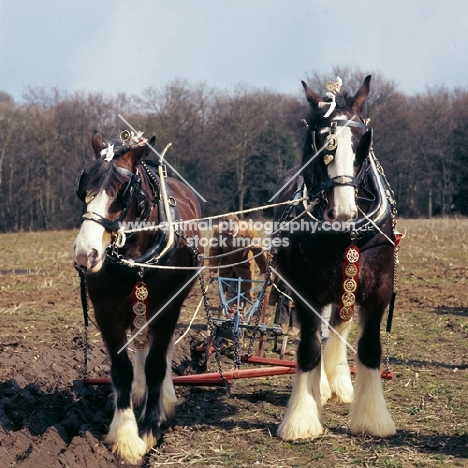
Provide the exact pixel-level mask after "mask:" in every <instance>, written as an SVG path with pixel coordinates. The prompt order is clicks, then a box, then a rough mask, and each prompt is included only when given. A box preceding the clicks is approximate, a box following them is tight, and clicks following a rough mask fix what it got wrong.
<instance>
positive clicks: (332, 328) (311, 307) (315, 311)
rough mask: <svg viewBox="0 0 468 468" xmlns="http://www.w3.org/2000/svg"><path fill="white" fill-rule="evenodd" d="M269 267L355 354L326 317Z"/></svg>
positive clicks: (352, 348)
mask: <svg viewBox="0 0 468 468" xmlns="http://www.w3.org/2000/svg"><path fill="white" fill-rule="evenodd" d="M270 268H271V271H272V272H273V273H274V274H275V275H276V277H277V278H280V279H281V280H283V282H284V284H285V285H286V286H287V287H288V288H289V289H291V291H293V292H294V293H295V294H296V296H297V297H298V298H299V299H301V300H302V302H303V303H304V304H305V305H306V306H307V307H308V308H309V309H310V310H311V311H312V312H313V313H314V314H315V315H316V316H317V317H318V318H319V319H320V320H321V321H322V322H323V323H324V324H325V325H327V326H328V327H329V328H330V330H331V331H332V332H333V333H335V335H336V336H338V338H339V339H340V340H341V341H342V342H343V343H344V344H345V345H346V346H347V347H348V348H349V349H350V350H351V351H352V352H353V353H354V354H357V351H356V349H355V348H354V347H353V346H352V345H351V344H349V343H348V341H346V339H345V338H343V337H342V336H341V335H340V333H339V332H338V331H337V330H335V328H334V327H332V326H331V325H330V323H329V322H328V320H326V319H324V318H323V317H322V314H321V313H320V312H317V310H315V308H314V307H313V306H312V305H311V304H310V303H309V302H308V301H307V300H306V299H305V298H304V297H303V296H302V295H301V294H300V293H299V292H298V291H297V290H296V289H295V288H294V287H293V286H291V284H290V283H288V282H287V281H286V280H285V279H284V277H283V276H281V275H280V274H279V273H278V271H277V270H275V269H274V268H273V267H270Z"/></svg>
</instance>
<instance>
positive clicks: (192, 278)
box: [117, 267, 205, 354]
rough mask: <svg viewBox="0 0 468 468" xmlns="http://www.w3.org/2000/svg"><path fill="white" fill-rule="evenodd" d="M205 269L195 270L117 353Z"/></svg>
mask: <svg viewBox="0 0 468 468" xmlns="http://www.w3.org/2000/svg"><path fill="white" fill-rule="evenodd" d="M204 268H205V267H199V268H197V272H196V273H195V274H194V275H193V276H192V277H191V278H190V279H189V280H188V281H187V282H186V283H185V284H184V285H183V286H182V287H181V288H180V289H179V290H178V291H177V292H176V293H175V294H174V295H173V296H172V297H171V298H170V299H169V300H168V301H167V302H166V303H165V304H164V305H163V306H162V307H161V308H160V309H159V310H158V311H157V312H156V313H155V314H154V315H153V316H152V317H151V318H150V319H148V321H147V322H146V323H145V324H144V325H143V326H142V327H141V328H140V329H139V330H138V332H137V333H135V334H134V335H133V336H132V337H131V338H130V339H129V340H128V341H127V342H126V343H125V344H124V345H123V346H122V347H121V348H120V349H119V350H118V351H117V354H120V353H121V352H122V351H123V350H124V349H125V348H126V347H127V346H128V345H129V344H130V343H131V342H132V341H133V340H134V339H135V338H136V337H137V336H138V335H139V334H141V332H142V331H143V330H144V329H145V328H146V327H147V326H148V325H149V324H150V323H151V322H152V321H153V320H154V319H155V318H156V317H157V316H158V315H159V314H160V313H161V312H162V311H163V310H164V309H165V308H166V307H167V306H168V305H169V304H170V303H171V302H172V301H173V300H174V298H176V297H177V296H178V295H179V294H180V293H181V291H183V290H184V288H186V287H187V286H188V285H189V284H190V283H191V282H192V281H193V280H194V279H195V278H196V277H197V276H198V275H199V274H200V273H201V272H202V271H203V269H204Z"/></svg>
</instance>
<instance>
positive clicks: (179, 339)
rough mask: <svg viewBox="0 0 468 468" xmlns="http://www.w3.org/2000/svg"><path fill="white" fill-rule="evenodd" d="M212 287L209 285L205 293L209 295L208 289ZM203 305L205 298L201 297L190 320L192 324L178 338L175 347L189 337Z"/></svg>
mask: <svg viewBox="0 0 468 468" xmlns="http://www.w3.org/2000/svg"><path fill="white" fill-rule="evenodd" d="M210 285H211V283H208V286H207V287H206V289H205V293H207V292H208V289H210ZM202 303H203V296H202V297H201V299H200V302H199V303H198V306H197V308H196V309H195V313H194V314H193V317H192V320H190V323H189V324H188V327H187V330H185V332H184V333H183V334H182V335H180V336H179V338H177V340H176V342H175V343H174V346H175V345H176V344H177V343H179V341H182V339H184V338H185V337H186V336H187V333H188V332H189V331H190V328H191V326H192V323H193V322H194V320H195V317H196V316H197V314H198V311H199V310H200V307H201V305H202Z"/></svg>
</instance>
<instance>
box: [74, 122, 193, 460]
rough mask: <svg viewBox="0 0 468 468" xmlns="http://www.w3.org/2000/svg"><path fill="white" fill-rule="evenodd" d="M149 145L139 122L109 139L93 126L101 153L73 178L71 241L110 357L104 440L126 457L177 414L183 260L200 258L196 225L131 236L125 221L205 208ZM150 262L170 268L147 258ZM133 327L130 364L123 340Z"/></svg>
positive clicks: (187, 279)
mask: <svg viewBox="0 0 468 468" xmlns="http://www.w3.org/2000/svg"><path fill="white" fill-rule="evenodd" d="M153 145H154V137H153V138H152V139H151V141H150V142H149V143H148V141H147V140H146V139H144V138H142V136H141V133H140V132H139V133H138V134H137V135H134V134H133V132H132V134H130V132H126V131H124V132H122V133H121V138H120V139H115V140H112V141H110V142H109V143H108V144H107V145H105V144H103V141H102V137H101V135H100V134H99V133H98V132H95V133H94V135H93V139H92V146H93V149H94V152H95V155H96V160H95V161H94V162H92V163H91V164H90V165H89V166H88V167H87V168H86V169H85V170H84V171H83V173H82V175H81V178H80V180H79V183H78V188H77V195H78V196H79V198H80V199H81V200H82V201H83V202H85V203H86V212H85V214H84V215H83V222H82V225H81V229H80V231H79V233H78V236H77V238H76V240H75V243H74V259H75V266H76V268H78V269H79V270H80V271H81V275H83V276H84V277H85V279H86V285H87V292H88V295H89V299H90V301H91V303H92V305H93V308H94V313H95V317H96V321H97V324H98V326H99V328H100V331H101V333H102V337H103V340H104V342H105V345H106V347H107V350H108V353H109V356H110V360H111V370H110V372H111V380H112V385H113V394H114V407H115V410H114V415H113V419H112V422H111V424H110V427H109V432H108V434H107V437H106V439H105V440H106V442H107V443H109V444H110V445H111V446H112V451H113V452H115V453H116V454H117V455H118V456H120V457H122V458H123V459H125V460H126V461H127V462H129V463H138V462H139V461H140V460H141V458H142V456H143V455H144V454H145V453H146V452H147V451H148V450H150V449H151V447H153V445H155V444H156V443H157V442H158V441H159V439H160V438H161V437H162V433H163V431H164V430H165V429H167V428H168V427H169V426H170V425H172V424H173V421H174V413H175V404H176V400H177V399H176V394H175V390H174V386H173V383H172V376H171V364H172V354H173V347H174V339H173V336H174V330H175V326H176V323H177V320H178V317H179V314H180V309H181V307H182V303H183V301H184V299H185V298H186V296H187V295H188V293H189V291H190V288H191V285H192V281H191V278H192V279H193V277H194V271H191V270H190V268H185V269H177V267H196V266H198V257H197V252H195V251H194V249H192V248H190V246H189V245H188V242H187V240H188V239H189V237H190V236H193V235H195V234H196V232H193V230H195V229H196V227H195V226H189V227H191V229H192V230H188V231H186V232H184V231H183V230H181V229H180V227H178V229H177V230H174V229H173V230H172V231H171V227H170V226H169V227H167V226H168V225H169V224H170V223H167V222H166V223H165V227H159V228H158V229H155V230H146V231H137V232H133V233H130V234H128V235H127V236H126V237H125V236H123V233H122V229H120V227H121V226H125V223H129V222H144V223H146V225H148V224H154V225H155V226H160V223H161V222H164V221H170V219H173V220H177V221H179V220H187V219H193V218H199V217H200V212H201V210H200V205H199V203H198V200H197V198H196V197H195V195H194V193H193V192H192V191H191V190H190V189H189V188H188V187H187V186H186V185H184V184H183V183H181V182H179V181H177V180H175V179H172V178H169V177H165V176H163V177H161V173H160V171H159V168H158V163H155V162H153V161H151V160H147V159H146V158H147V156H148V155H149V153H150V152H151V149H152V147H153ZM159 164H160V163H159ZM168 210H169V211H168ZM188 224H189V223H188ZM127 226H128V225H127ZM133 226H134V224H133ZM178 226H180V225H178ZM135 264H138V265H140V266H138V267H137V266H135ZM141 265H143V266H141ZM154 265H156V266H158V265H162V266H163V267H166V268H165V269H157V268H149V267H154ZM168 267H169V268H168ZM171 267H175V268H171ZM195 276H196V275H195ZM153 319H154V320H153ZM148 321H149V324H147V323H146V322H148ZM146 324H147V326H145V325H146ZM130 329H131V330H132V338H133V341H132V342H130V344H129V346H130V347H132V348H135V358H134V368H133V366H132V363H131V361H130V359H129V356H128V353H127V347H126V345H127V344H128V339H127V331H128V330H130ZM138 332H139V333H138ZM137 421H138V422H137Z"/></svg>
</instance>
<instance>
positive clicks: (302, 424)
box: [277, 365, 323, 440]
mask: <svg viewBox="0 0 468 468" xmlns="http://www.w3.org/2000/svg"><path fill="white" fill-rule="evenodd" d="M320 374H321V366H320V365H318V366H316V367H315V369H313V370H311V371H310V372H302V371H300V370H298V371H297V372H296V380H295V382H294V386H293V389H292V392H291V396H290V398H289V402H288V406H287V408H286V413H285V415H284V418H283V421H282V423H281V424H280V426H279V428H278V433H277V434H278V436H279V437H281V438H282V439H284V440H299V439H313V438H315V437H318V436H319V435H320V434H322V432H323V428H322V423H321V419H322V404H321V402H320V378H321V375H320Z"/></svg>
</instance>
